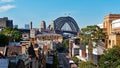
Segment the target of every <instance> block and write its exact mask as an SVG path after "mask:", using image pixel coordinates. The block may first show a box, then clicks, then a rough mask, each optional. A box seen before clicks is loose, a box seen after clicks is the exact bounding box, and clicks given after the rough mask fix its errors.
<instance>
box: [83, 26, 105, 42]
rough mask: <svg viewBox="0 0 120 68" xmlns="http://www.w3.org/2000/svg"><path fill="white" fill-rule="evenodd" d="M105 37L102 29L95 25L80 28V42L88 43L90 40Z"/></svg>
mask: <svg viewBox="0 0 120 68" xmlns="http://www.w3.org/2000/svg"><path fill="white" fill-rule="evenodd" d="M104 37H105V35H104V33H103V32H102V29H101V28H100V27H98V26H97V25H92V26H87V27H86V28H82V29H81V43H82V44H89V42H90V41H95V42H96V41H97V40H98V39H103V38H104Z"/></svg>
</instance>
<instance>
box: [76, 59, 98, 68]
mask: <svg viewBox="0 0 120 68" xmlns="http://www.w3.org/2000/svg"><path fill="white" fill-rule="evenodd" d="M78 66H79V68H97V66H96V65H94V64H93V63H92V62H91V61H87V62H84V61H81V62H80V63H79V65H78Z"/></svg>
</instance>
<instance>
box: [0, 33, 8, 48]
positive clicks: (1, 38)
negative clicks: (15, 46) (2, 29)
mask: <svg viewBox="0 0 120 68" xmlns="http://www.w3.org/2000/svg"><path fill="white" fill-rule="evenodd" d="M8 42H9V39H8V37H7V36H5V35H4V34H2V33H0V46H5V45H7V44H8Z"/></svg>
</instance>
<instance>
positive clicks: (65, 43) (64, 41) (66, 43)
mask: <svg viewBox="0 0 120 68" xmlns="http://www.w3.org/2000/svg"><path fill="white" fill-rule="evenodd" d="M63 46H65V47H66V48H67V49H68V48H69V40H68V39H64V40H63Z"/></svg>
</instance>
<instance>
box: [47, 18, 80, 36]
mask: <svg viewBox="0 0 120 68" xmlns="http://www.w3.org/2000/svg"><path fill="white" fill-rule="evenodd" d="M48 28H49V29H51V30H55V31H56V33H62V34H63V33H70V34H74V35H77V32H79V27H78V25H77V23H76V21H75V20H74V19H73V18H72V17H70V16H67V17H59V18H57V19H56V20H54V21H53V22H52V23H51V24H50V25H49V27H48Z"/></svg>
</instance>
